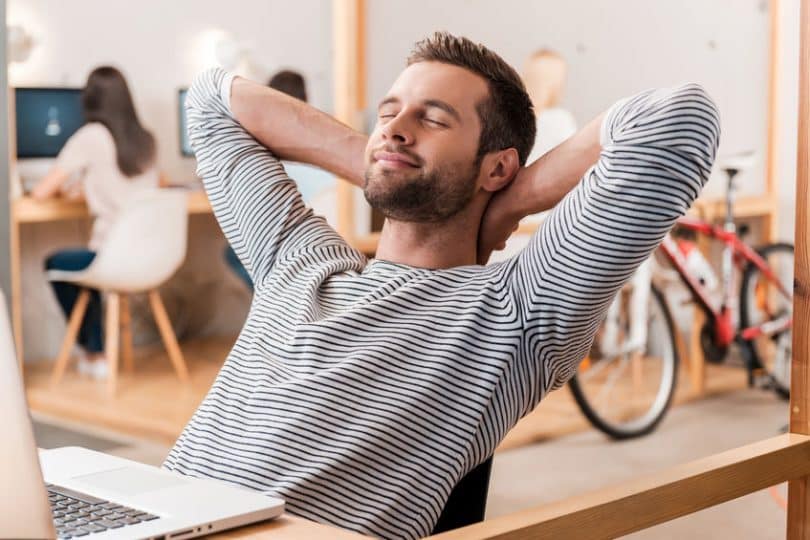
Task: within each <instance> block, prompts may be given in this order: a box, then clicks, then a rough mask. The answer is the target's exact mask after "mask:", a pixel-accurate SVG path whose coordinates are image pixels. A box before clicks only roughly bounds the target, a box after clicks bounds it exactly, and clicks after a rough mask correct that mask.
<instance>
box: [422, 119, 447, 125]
mask: <svg viewBox="0 0 810 540" xmlns="http://www.w3.org/2000/svg"><path fill="white" fill-rule="evenodd" d="M425 122H427V123H429V124H433V125H434V126H441V127H447V124H445V123H444V122H439V121H438V120H433V119H432V118H425Z"/></svg>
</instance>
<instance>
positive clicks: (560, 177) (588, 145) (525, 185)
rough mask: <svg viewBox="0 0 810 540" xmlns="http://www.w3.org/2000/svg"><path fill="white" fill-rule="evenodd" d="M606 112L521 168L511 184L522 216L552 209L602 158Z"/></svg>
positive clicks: (510, 188)
mask: <svg viewBox="0 0 810 540" xmlns="http://www.w3.org/2000/svg"><path fill="white" fill-rule="evenodd" d="M604 116H605V115H604V114H600V115H599V116H598V117H596V118H594V119H593V120H591V121H590V122H589V123H588V124H587V125H586V126H585V127H584V128H582V129H581V130H580V131H578V132H577V133H576V134H575V135H573V136H572V137H571V138H569V139H567V140H566V141H564V142H562V143H561V144H560V145H558V146H557V147H555V148H554V149H553V150H551V151H549V152H547V153H546V154H544V155H543V156H542V157H540V158H539V159H538V160H536V161H535V162H534V163H532V164H530V165H528V166H527V167H526V168H525V169H523V170H521V171H520V173H519V174H518V176H517V177H516V178H515V181H514V184H513V185H511V186H509V188H508V189H509V191H511V192H512V193H510V198H511V199H512V204H513V205H514V208H515V210H516V212H517V213H518V214H519V217H523V216H528V215H531V214H536V213H537V212H542V211H544V210H549V209H550V208H553V207H554V206H555V205H556V204H557V203H558V202H560V201H561V200H562V199H563V198H564V197H565V196H566V195H567V194H568V192H569V191H571V190H572V189H573V188H574V187H575V186H576V185H577V183H579V180H580V179H581V178H582V176H583V175H584V174H585V171H587V170H588V169H589V168H590V167H591V166H592V165H593V164H594V163H596V161H597V160H598V159H599V152H600V151H601V149H602V146H601V144H600V143H599V135H600V128H601V126H602V120H603V118H604Z"/></svg>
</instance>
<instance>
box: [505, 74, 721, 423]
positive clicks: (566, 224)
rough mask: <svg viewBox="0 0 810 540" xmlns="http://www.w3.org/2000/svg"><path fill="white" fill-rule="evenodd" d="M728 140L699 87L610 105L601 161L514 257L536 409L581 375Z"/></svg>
mask: <svg viewBox="0 0 810 540" xmlns="http://www.w3.org/2000/svg"><path fill="white" fill-rule="evenodd" d="M719 136H720V124H719V117H718V113H717V108H716V106H715V104H714V103H713V102H712V100H711V98H710V97H709V96H708V94H707V93H706V92H705V90H704V89H703V88H702V87H700V86H698V85H695V84H687V85H683V86H679V87H676V88H672V89H661V90H651V91H647V92H643V93H641V94H638V95H636V96H634V97H631V98H628V99H625V100H622V101H620V102H618V103H616V104H615V105H614V106H613V107H611V108H610V109H609V111H608V113H607V114H606V116H605V119H604V121H603V123H602V126H601V143H602V151H601V154H600V157H599V160H598V162H597V163H596V165H595V166H593V167H592V168H591V169H590V170H588V172H587V173H586V174H585V175H584V177H583V178H582V180H581V181H580V183H579V184H578V185H577V186H576V187H575V188H574V189H573V190H572V191H571V192H570V193H569V194H568V195H567V196H566V197H565V198H564V199H563V200H562V201H561V202H560V204H558V205H557V207H556V208H555V209H554V211H553V212H552V213H551V215H550V216H549V218H548V219H547V220H546V222H545V223H544V224H543V226H542V227H541V228H540V230H538V231H537V233H535V235H534V237H533V238H532V240H531V242H530V244H529V245H528V246H527V248H526V249H525V250H523V252H521V253H520V254H519V255H517V256H516V258H515V260H514V264H515V271H514V272H513V273H512V277H511V280H510V286H511V288H512V294H513V297H514V298H516V301H517V302H518V309H519V311H520V314H521V318H522V322H523V324H524V328H525V332H524V338H525V339H524V356H525V357H527V358H528V359H529V363H530V364H531V365H530V366H524V367H525V369H527V370H529V372H531V373H534V374H535V376H534V377H532V379H533V380H536V379H539V384H537V385H536V386H535V387H534V388H532V389H531V390H530V391H529V394H530V395H529V396H527V398H528V403H526V405H527V408H530V407H533V406H534V405H536V403H537V402H538V401H539V400H540V399H542V397H543V396H544V395H545V394H546V393H547V392H548V391H550V390H553V389H555V388H558V387H559V386H561V385H562V384H564V383H565V382H566V381H567V380H568V379H570V378H571V377H572V376H573V375H574V373H576V369H577V366H578V364H579V362H580V361H581V359H582V358H583V357H584V356H585V355H586V354H587V352H588V349H589V348H590V345H591V342H592V341H593V337H594V334H595V332H596V329H597V327H598V325H599V322H600V321H601V319H602V317H603V316H604V313H605V311H606V310H607V308H608V306H609V305H610V302H611V301H612V300H613V298H614V296H615V294H616V293H617V291H618V290H619V289H620V288H621V287H622V285H623V284H624V283H625V282H626V281H627V280H628V279H629V278H630V276H632V274H633V272H634V271H635V270H636V268H637V267H638V266H639V265H640V264H641V263H642V262H643V261H644V260H645V259H646V258H647V257H649V255H650V254H651V252H652V251H653V250H654V249H655V248H656V247H657V246H658V245H659V244H660V242H661V241H662V240H663V238H664V235H665V234H666V233H667V232H668V231H669V229H670V228H671V227H672V226H673V225H674V223H675V221H676V220H677V219H678V218H679V217H681V216H682V215H683V214H684V213H685V212H686V211H687V210H688V209H689V207H690V206H691V204H692V202H693V201H694V200H695V199H696V198H697V196H698V194H699V192H700V190H701V188H702V187H703V185H704V184H705V182H706V180H707V179H708V177H709V173H710V170H711V167H712V163H713V162H714V158H715V154H716V151H717V145H718V140H719ZM526 412H527V411H526Z"/></svg>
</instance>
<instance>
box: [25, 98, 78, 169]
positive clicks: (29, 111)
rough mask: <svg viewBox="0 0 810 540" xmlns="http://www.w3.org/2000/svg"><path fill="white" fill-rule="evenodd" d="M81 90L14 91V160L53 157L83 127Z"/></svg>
mask: <svg viewBox="0 0 810 540" xmlns="http://www.w3.org/2000/svg"><path fill="white" fill-rule="evenodd" d="M81 93H82V91H81V89H79V88H15V89H14V100H15V114H16V122H17V157H18V158H42V157H56V156H57V155H59V151H60V150H61V149H62V147H63V146H64V145H65V142H66V141H67V140H68V138H70V136H71V135H73V134H74V133H75V132H76V130H78V129H79V128H80V127H82V124H84V115H83V114H82V101H81Z"/></svg>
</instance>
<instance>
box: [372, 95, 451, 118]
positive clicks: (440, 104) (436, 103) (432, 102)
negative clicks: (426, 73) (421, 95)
mask: <svg viewBox="0 0 810 540" xmlns="http://www.w3.org/2000/svg"><path fill="white" fill-rule="evenodd" d="M389 103H395V104H398V103H400V100H399V98H398V97H395V96H388V97H387V98H385V99H384V100H382V101H381V102H380V104H379V105H378V106H377V109H379V108H381V107H383V106H385V105H388V104H389ZM422 105H424V106H425V107H433V108H436V109H440V110H442V111H444V112H446V113H447V114H449V115H450V116H452V117H453V118H455V119H456V121H457V122H458V123H461V115H460V114H459V113H458V111H457V110H456V109H455V108H454V107H453V106H452V105H450V104H449V103H447V102H445V101H441V100H439V99H426V100H424V101H423V102H422Z"/></svg>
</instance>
